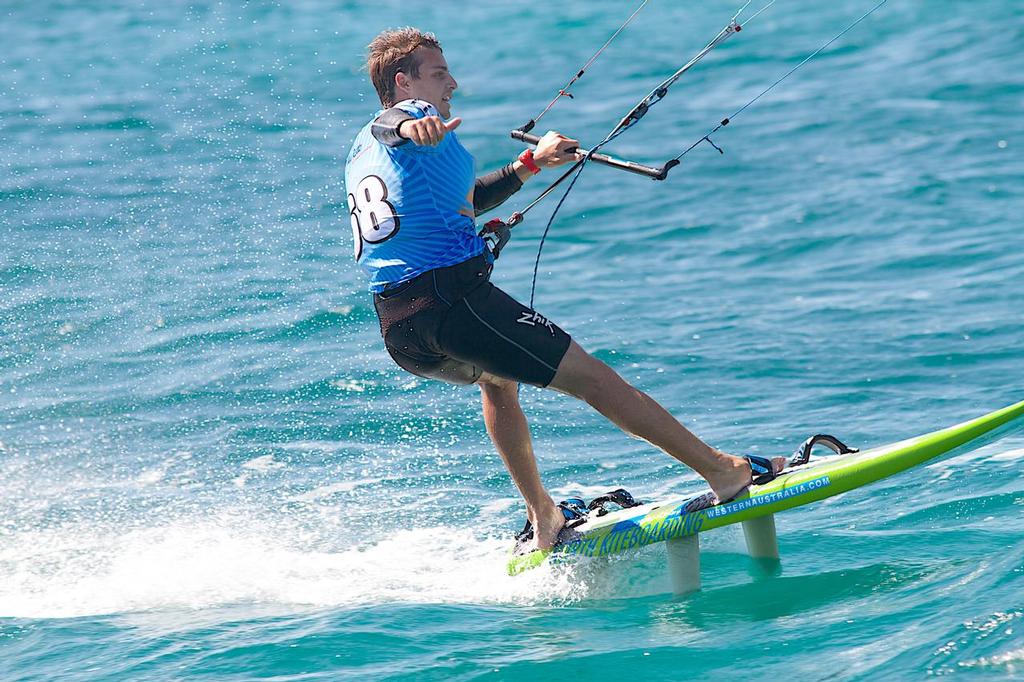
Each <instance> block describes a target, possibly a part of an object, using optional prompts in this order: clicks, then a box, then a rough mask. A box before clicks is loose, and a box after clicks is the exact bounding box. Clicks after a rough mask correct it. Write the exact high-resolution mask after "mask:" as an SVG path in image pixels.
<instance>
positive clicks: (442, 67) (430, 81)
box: [395, 47, 459, 118]
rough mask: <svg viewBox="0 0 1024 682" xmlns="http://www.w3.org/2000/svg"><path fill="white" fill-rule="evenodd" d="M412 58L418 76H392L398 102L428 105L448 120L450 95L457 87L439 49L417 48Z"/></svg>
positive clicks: (450, 111) (400, 73) (398, 74)
mask: <svg viewBox="0 0 1024 682" xmlns="http://www.w3.org/2000/svg"><path fill="white" fill-rule="evenodd" d="M413 56H414V57H415V58H416V61H417V62H418V63H419V69H418V70H417V71H418V73H417V75H416V76H415V77H414V76H412V75H410V74H407V73H403V72H401V71H399V72H398V73H396V74H395V94H396V95H397V99H398V100H403V99H421V100H424V101H426V102H430V103H431V104H433V105H434V106H435V107H437V110H438V111H439V112H441V116H443V117H444V118H448V117H449V116H451V113H452V110H451V109H452V108H451V98H452V93H453V92H455V89H456V88H457V87H459V84H458V83H456V82H455V79H454V78H452V75H451V74H450V73H449V72H448V62H446V61H445V59H444V55H443V54H442V53H441V51H440V50H436V49H434V48H430V47H417V48H416V51H415V52H413Z"/></svg>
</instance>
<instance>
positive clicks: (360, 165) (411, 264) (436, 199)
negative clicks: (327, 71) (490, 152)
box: [345, 99, 518, 293]
mask: <svg viewBox="0 0 1024 682" xmlns="http://www.w3.org/2000/svg"><path fill="white" fill-rule="evenodd" d="M394 108H396V109H400V110H401V111H403V112H405V113H407V114H408V115H409V116H410V117H412V118H424V117H426V116H440V113H439V112H438V111H437V109H436V108H435V107H434V105H432V104H430V103H428V102H424V101H422V100H413V99H410V100H405V101H403V102H399V103H398V104H396V105H395V107H394ZM381 113H382V112H377V114H375V115H374V119H375V120H376V119H377V117H378V116H380V114H381ZM373 126H374V121H371V122H370V123H368V124H366V126H364V127H363V129H362V130H361V131H360V132H359V134H358V135H357V136H356V139H355V142H354V143H353V145H352V149H351V150H350V151H349V154H348V160H347V161H346V162H345V187H346V191H347V192H348V209H349V216H350V218H351V223H352V236H353V238H354V240H355V256H356V262H358V263H359V265H360V266H362V267H363V268H364V269H365V270H366V272H367V273H368V274H369V278H370V283H369V289H370V291H372V292H375V293H379V292H381V291H383V290H384V288H385V287H386V286H388V285H393V284H397V283H400V282H404V281H406V280H410V279H412V278H414V277H416V276H417V275H420V274H422V273H424V272H427V271H428V270H433V269H435V268H443V267H447V266H449V265H455V264H457V263H461V262H463V261H465V260H467V259H469V258H472V257H473V256H476V255H477V254H479V253H481V252H482V251H484V250H485V248H486V246H485V244H484V241H483V239H481V238H480V237H479V236H478V235H477V229H476V222H475V219H474V209H473V189H474V162H473V157H472V155H470V153H469V152H468V151H466V149H465V148H464V147H463V146H462V144H461V143H460V142H459V138H458V136H457V135H456V134H455V133H454V132H449V133H448V134H446V135H445V136H444V139H443V140H441V142H440V144H438V145H437V146H436V147H431V146H420V145H417V144H415V143H413V142H411V141H408V142H404V143H401V144H398V145H397V146H388V145H385V144H383V143H382V142H380V141H379V140H378V139H377V137H375V136H374V133H373ZM516 188H518V186H517V187H516Z"/></svg>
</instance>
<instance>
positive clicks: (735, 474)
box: [705, 452, 786, 501]
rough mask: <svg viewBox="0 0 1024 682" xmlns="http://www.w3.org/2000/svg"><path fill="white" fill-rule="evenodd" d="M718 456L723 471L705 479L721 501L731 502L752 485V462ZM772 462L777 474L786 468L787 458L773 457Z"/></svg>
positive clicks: (733, 457) (724, 455) (721, 454)
mask: <svg viewBox="0 0 1024 682" xmlns="http://www.w3.org/2000/svg"><path fill="white" fill-rule="evenodd" d="M718 454H719V455H720V456H721V457H720V462H721V464H722V469H721V470H719V471H716V472H714V473H713V474H709V475H708V476H705V478H706V479H707V481H708V485H710V486H711V490H712V491H714V493H715V496H716V497H717V498H718V500H719V501H724V500H731V499H732V498H734V497H736V496H737V495H738V494H740V493H741V492H742V491H743V490H744V488H747V487H749V486H750V485H751V483H752V482H753V478H754V477H753V472H752V471H751V469H750V462H748V461H747V460H745V459H743V458H742V457H736V456H734V455H727V454H725V453H724V452H719V453H718ZM771 462H772V469H773V470H774V471H775V473H779V472H780V471H782V470H783V469H784V468H785V467H786V458H785V457H772V458H771Z"/></svg>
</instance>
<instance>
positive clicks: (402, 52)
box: [366, 26, 441, 107]
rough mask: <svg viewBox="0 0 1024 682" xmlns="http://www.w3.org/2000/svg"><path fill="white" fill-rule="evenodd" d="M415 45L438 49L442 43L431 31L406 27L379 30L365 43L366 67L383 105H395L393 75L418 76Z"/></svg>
mask: <svg viewBox="0 0 1024 682" xmlns="http://www.w3.org/2000/svg"><path fill="white" fill-rule="evenodd" d="M417 47H429V48H432V49H435V50H439V51H440V50H441V43H439V42H437V38H436V37H434V34H433V33H424V32H423V31H420V30H418V29H415V28H412V27H411V26H406V27H405V28H397V29H390V30H387V31H382V32H381V33H380V35H378V36H377V37H376V38H374V39H373V41H372V42H371V43H370V44H369V45H368V46H367V50H368V53H367V55H366V69H367V71H369V72H370V80H371V81H373V87H375V88H377V96H378V97H380V103H381V104H383V105H384V106H386V107H390V106H394V104H395V74H397V73H399V72H401V73H404V74H406V75H408V76H411V77H413V78H419V77H420V63H419V59H417V58H416V57H415V56H413V52H415V51H416V48H417Z"/></svg>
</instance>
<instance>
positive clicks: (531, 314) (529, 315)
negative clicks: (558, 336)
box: [516, 310, 555, 336]
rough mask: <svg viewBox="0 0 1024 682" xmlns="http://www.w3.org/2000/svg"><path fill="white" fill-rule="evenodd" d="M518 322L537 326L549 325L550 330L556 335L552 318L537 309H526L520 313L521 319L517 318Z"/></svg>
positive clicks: (552, 334)
mask: <svg viewBox="0 0 1024 682" xmlns="http://www.w3.org/2000/svg"><path fill="white" fill-rule="evenodd" d="M516 322H518V323H519V324H528V325H530V326H531V327H536V326H537V325H540V326H542V327H547V328H548V331H549V332H551V336H554V335H555V329H554V327H552V326H551V320H549V319H547V318H546V317H544V316H543V315H541V314H540V313H538V312H537V311H536V310H524V311H523V312H521V313H519V319H518V320H516Z"/></svg>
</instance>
